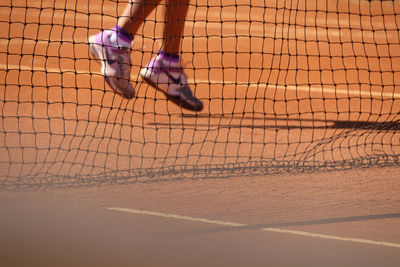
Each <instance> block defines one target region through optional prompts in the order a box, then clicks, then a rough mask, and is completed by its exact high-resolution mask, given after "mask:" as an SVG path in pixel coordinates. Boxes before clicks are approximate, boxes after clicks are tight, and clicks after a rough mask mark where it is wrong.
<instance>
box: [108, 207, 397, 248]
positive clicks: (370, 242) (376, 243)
mask: <svg viewBox="0 0 400 267" xmlns="http://www.w3.org/2000/svg"><path fill="white" fill-rule="evenodd" d="M103 209H105V210H112V211H119V212H125V213H135V214H141V215H149V216H156V217H163V218H170V219H177V220H185V221H192V222H202V223H209V224H215V225H221V226H229V227H246V226H249V227H250V226H251V225H246V224H242V223H235V222H227V221H219V220H210V219H205V218H197V217H191V216H182V215H177V214H171V213H161V212H154V211H147V210H137V209H128V208H117V207H106V208H103ZM258 230H260V231H267V232H276V233H283V234H291V235H298V236H306V237H312V238H321V239H330V240H337V241H345V242H353V243H361V244H368V245H374V246H383V247H392V248H400V244H399V243H392V242H384V241H375V240H368V239H360V238H351V237H342V236H334V235H324V234H317V233H312V232H305V231H296V230H290V229H281V228H260V229H258Z"/></svg>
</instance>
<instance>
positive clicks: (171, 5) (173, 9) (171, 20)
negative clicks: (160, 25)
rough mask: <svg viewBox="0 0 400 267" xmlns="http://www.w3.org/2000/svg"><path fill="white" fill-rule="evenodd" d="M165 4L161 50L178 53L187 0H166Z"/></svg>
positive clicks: (187, 4)
mask: <svg viewBox="0 0 400 267" xmlns="http://www.w3.org/2000/svg"><path fill="white" fill-rule="evenodd" d="M166 5H167V7H166V11H165V21H166V23H165V26H164V44H163V50H164V52H166V53H171V54H178V52H179V50H180V43H181V37H182V34H183V28H184V25H185V18H186V14H187V11H188V6H189V0H167V4H166Z"/></svg>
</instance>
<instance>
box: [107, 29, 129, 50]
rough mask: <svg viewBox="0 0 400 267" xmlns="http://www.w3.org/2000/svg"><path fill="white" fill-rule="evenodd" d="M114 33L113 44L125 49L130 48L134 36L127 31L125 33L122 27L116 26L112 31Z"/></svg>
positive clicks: (112, 35)
mask: <svg viewBox="0 0 400 267" xmlns="http://www.w3.org/2000/svg"><path fill="white" fill-rule="evenodd" d="M112 31H113V33H112V34H111V38H110V39H111V42H113V43H114V44H117V45H119V46H123V47H130V46H131V42H132V40H133V36H132V35H130V34H129V33H128V32H127V31H125V30H124V29H123V28H121V27H120V26H118V25H117V26H115V27H114V28H113V29H112Z"/></svg>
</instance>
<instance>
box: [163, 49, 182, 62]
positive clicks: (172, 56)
mask: <svg viewBox="0 0 400 267" xmlns="http://www.w3.org/2000/svg"><path fill="white" fill-rule="evenodd" d="M158 54H159V55H160V56H161V57H162V58H163V59H165V60H166V61H169V62H174V63H176V62H178V61H179V55H178V54H174V53H166V52H164V51H162V50H160V51H158Z"/></svg>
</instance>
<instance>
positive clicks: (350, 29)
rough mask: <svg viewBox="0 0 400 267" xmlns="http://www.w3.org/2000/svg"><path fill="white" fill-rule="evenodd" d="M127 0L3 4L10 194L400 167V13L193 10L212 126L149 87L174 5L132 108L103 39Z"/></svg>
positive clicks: (190, 28)
mask: <svg viewBox="0 0 400 267" xmlns="http://www.w3.org/2000/svg"><path fill="white" fill-rule="evenodd" d="M126 4H127V2H126V1H100V0H74V1H66V0H54V1H53V0H52V1H50V0H41V1H26V0H6V1H2V2H1V3H0V13H1V16H0V114H1V118H0V184H1V185H3V186H6V185H21V184H27V185H32V184H33V185H43V184H58V185H66V184H82V183H83V184H88V183H89V184H90V183H103V182H110V181H111V182H127V181H141V180H149V179H150V180H151V179H153V180H154V179H173V178H185V177H225V176H233V175H235V176H241V175H243V176H245V175H265V174H274V173H283V172H302V171H313V170H315V171H324V170H335V169H343V168H344V169H349V168H358V167H368V166H400V159H399V156H400V124H399V119H400V41H399V25H400V15H399V14H400V2H399V1H362V0H307V1H306V0H287V1H269V0H268V1H267V0H265V1H262V0H223V1H222V0H213V1H208V0H192V1H191V2H190V4H189V10H188V14H187V17H186V22H185V30H184V33H183V36H182V43H181V52H180V56H181V59H182V62H183V66H184V70H185V72H186V74H187V76H188V79H189V84H190V87H191V88H192V90H193V92H194V94H195V95H196V97H197V98H198V99H200V100H201V101H202V102H203V103H204V109H203V110H202V111H201V112H191V111H186V110H184V109H182V108H181V107H180V106H179V105H175V104H174V103H172V102H171V101H169V100H167V98H166V97H165V96H164V94H162V93H160V92H158V91H156V90H155V89H154V88H153V87H152V86H151V85H149V84H148V83H146V82H145V81H143V80H142V79H141V78H140V77H139V75H138V73H139V71H140V69H141V68H142V67H143V66H144V65H146V64H147V62H148V61H149V60H150V59H151V58H152V57H153V56H154V55H155V54H156V53H157V51H158V50H159V49H160V47H161V45H162V38H163V37H162V31H163V25H164V13H163V7H164V6H165V4H164V2H161V3H159V4H158V6H157V8H156V9H155V11H154V12H153V13H151V14H150V15H149V16H148V17H147V18H146V19H145V21H144V23H143V26H142V27H141V28H140V30H139V31H138V33H137V34H136V35H135V41H134V43H133V45H132V47H131V64H132V70H131V84H132V86H133V87H134V88H135V90H136V96H135V97H134V98H132V99H126V98H123V97H121V96H119V95H117V94H115V93H114V92H113V91H112V90H111V89H110V88H109V86H108V85H107V84H106V82H105V80H104V77H103V76H102V75H101V73H100V64H99V62H98V61H97V60H95V59H94V58H93V57H92V56H91V55H90V52H89V46H88V37H89V36H91V35H93V34H96V33H98V32H99V31H101V30H104V29H111V28H112V27H113V26H114V25H115V24H116V21H117V19H118V17H119V16H121V13H122V11H123V9H124V8H125V6H126Z"/></svg>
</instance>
